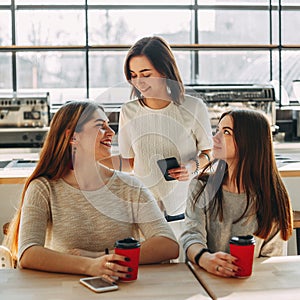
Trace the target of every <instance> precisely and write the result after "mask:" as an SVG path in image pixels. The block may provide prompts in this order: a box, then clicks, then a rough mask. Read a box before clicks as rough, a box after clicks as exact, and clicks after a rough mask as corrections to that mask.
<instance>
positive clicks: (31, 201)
mask: <svg viewBox="0 0 300 300" xmlns="http://www.w3.org/2000/svg"><path fill="white" fill-rule="evenodd" d="M113 136H114V131H113V130H112V129H111V128H110V127H109V123H108V119H107V117H106V115H105V113H104V111H103V109H102V108H101V107H100V106H99V105H97V104H96V103H93V102H85V101H82V102H81V101H80V102H76V101H73V102H69V103H67V104H65V105H63V106H62V107H61V108H60V109H59V110H58V112H56V114H55V115H54V117H53V119H52V121H51V126H50V130H49V133H48V135H47V138H46V140H45V143H44V146H43V149H42V151H41V154H40V160H39V162H38V164H37V166H36V169H35V170H34V172H33V173H32V175H31V176H30V177H29V178H28V180H27V182H26V184H25V187H24V191H23V195H22V199H21V203H20V208H19V210H18V211H17V213H16V216H15V218H14V220H13V221H12V222H11V225H10V228H9V235H8V238H7V240H6V244H7V245H8V246H9V247H10V249H11V250H12V252H13V253H14V257H15V258H18V260H19V265H20V266H21V267H23V268H30V269H37V270H44V271H51V272H64V273H74V274H85V275H89V276H104V277H106V278H107V280H110V281H114V279H113V277H112V276H117V277H121V278H122V277H123V278H124V277H126V276H127V277H128V271H129V270H128V268H127V267H124V266H121V265H120V264H118V261H124V260H126V259H127V258H126V257H124V256H120V255H117V254H114V253H113V251H112V250H113V247H114V243H115V241H116V240H119V239H124V238H126V237H129V236H133V237H134V238H136V239H141V237H140V234H141V235H142V236H143V241H142V243H141V253H140V263H141V264H147V263H157V262H161V261H164V260H169V259H173V258H176V257H177V256H178V244H177V242H176V239H175V236H174V234H173V232H172V230H171V229H170V227H169V225H168V224H167V223H166V221H165V220H164V218H163V216H161V213H160V210H159V208H158V206H157V204H156V201H155V199H154V198H153V196H152V195H151V193H150V192H149V191H148V190H147V189H146V188H145V187H144V186H143V185H142V184H141V183H140V182H139V181H138V180H137V179H135V178H134V177H133V176H130V175H128V174H124V173H121V172H119V171H114V170H111V169H109V168H107V167H105V166H103V165H102V164H101V163H99V161H100V162H101V159H104V158H106V157H108V156H110V155H111V142H112V138H113ZM106 248H107V249H110V250H111V251H110V252H111V254H104V250H105V249H106ZM74 249H81V252H80V253H87V254H89V256H90V257H87V256H83V255H73V254H72V253H74ZM153 249H155V251H153ZM93 253H94V255H90V254H93Z"/></svg>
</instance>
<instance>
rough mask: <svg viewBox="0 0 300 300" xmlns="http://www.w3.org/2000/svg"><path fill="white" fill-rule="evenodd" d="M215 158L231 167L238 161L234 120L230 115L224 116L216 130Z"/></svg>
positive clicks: (214, 140)
mask: <svg viewBox="0 0 300 300" xmlns="http://www.w3.org/2000/svg"><path fill="white" fill-rule="evenodd" d="M213 142H214V146H213V156H214V158H216V159H222V160H224V161H226V162H227V163H228V164H229V165H230V164H231V163H232V162H234V161H237V160H238V158H237V150H236V143H235V139H234V131H233V120H232V117H231V116H230V115H226V116H224V117H223V118H222V119H221V120H220V122H219V124H218V126H217V130H216V134H215V135H214V137H213Z"/></svg>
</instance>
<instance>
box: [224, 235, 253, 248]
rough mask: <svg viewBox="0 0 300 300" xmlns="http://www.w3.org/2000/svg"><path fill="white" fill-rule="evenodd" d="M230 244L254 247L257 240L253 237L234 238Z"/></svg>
mask: <svg viewBox="0 0 300 300" xmlns="http://www.w3.org/2000/svg"><path fill="white" fill-rule="evenodd" d="M229 243H230V244H234V245H241V246H246V245H254V244H255V239H254V236H253V235H242V236H233V237H232V238H231V239H230V241H229Z"/></svg>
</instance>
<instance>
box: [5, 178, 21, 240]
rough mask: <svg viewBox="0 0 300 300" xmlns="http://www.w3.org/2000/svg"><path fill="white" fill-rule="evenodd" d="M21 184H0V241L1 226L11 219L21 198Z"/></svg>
mask: <svg viewBox="0 0 300 300" xmlns="http://www.w3.org/2000/svg"><path fill="white" fill-rule="evenodd" d="M22 189H23V184H0V229H1V230H0V231H1V232H0V241H1V242H2V240H3V231H2V228H3V225H4V224H5V223H7V222H9V221H10V219H11V218H12V217H13V215H14V212H15V210H16V207H17V206H18V203H19V200H20V198H21V193H22Z"/></svg>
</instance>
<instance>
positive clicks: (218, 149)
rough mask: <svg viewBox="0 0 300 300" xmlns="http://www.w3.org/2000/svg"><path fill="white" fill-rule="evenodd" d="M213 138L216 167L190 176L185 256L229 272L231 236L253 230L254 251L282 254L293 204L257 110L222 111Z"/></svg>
mask: <svg viewBox="0 0 300 300" xmlns="http://www.w3.org/2000/svg"><path fill="white" fill-rule="evenodd" d="M213 140H214V146H213V155H214V158H215V160H219V162H218V165H217V167H216V170H215V171H213V172H205V170H204V171H203V172H202V173H201V174H200V175H199V177H198V178H195V179H193V181H192V182H191V185H190V193H189V197H188V201H187V209H186V219H185V231H184V232H183V234H182V236H181V243H182V245H183V248H184V251H185V253H186V255H187V258H188V259H189V260H190V261H192V262H194V263H196V264H198V265H200V266H201V267H203V268H204V269H205V270H207V271H208V272H210V273H213V274H216V275H219V276H224V277H229V276H235V274H236V272H237V271H238V267H237V266H236V265H235V264H234V261H235V257H233V256H231V255H230V254H229V240H230V238H231V237H232V236H245V235H249V234H250V235H254V237H255V240H256V245H255V253H254V256H255V257H259V256H275V255H284V254H286V246H287V245H286V241H287V240H288V239H289V237H290V236H291V235H292V230H293V227H292V210H291V204H290V199H289V196H288V193H287V191H286V189H285V187H284V184H283V182H282V180H281V177H280V174H279V172H278V169H277V166H276V161H275V156H274V150H273V144H272V133H271V129H270V125H269V122H268V120H267V118H266V117H265V116H264V115H263V114H262V113H260V112H258V111H254V110H253V111H252V110H233V111H229V112H226V113H224V114H223V115H222V116H221V118H220V121H219V124H218V126H217V132H216V134H215V136H214V138H213ZM214 163H215V162H212V164H210V165H208V167H207V168H211V167H213V164H214Z"/></svg>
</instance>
